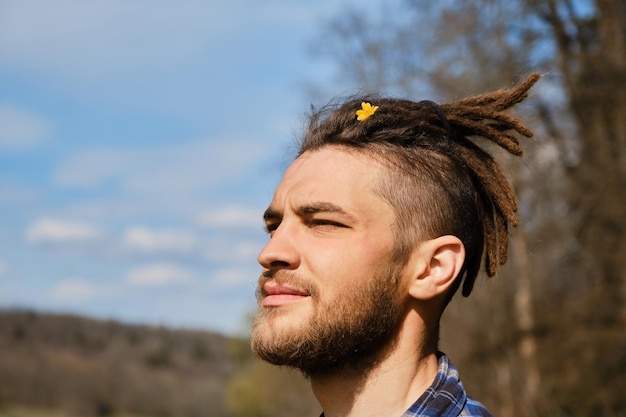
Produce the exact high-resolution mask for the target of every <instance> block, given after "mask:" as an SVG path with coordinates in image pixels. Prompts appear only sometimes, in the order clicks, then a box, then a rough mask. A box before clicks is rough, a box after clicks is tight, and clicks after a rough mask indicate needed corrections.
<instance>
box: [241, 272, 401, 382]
mask: <svg viewBox="0 0 626 417" xmlns="http://www.w3.org/2000/svg"><path fill="white" fill-rule="evenodd" d="M400 269H401V268H397V267H396V268H387V269H386V270H385V271H380V272H378V273H377V274H374V275H373V276H370V277H366V278H367V281H366V282H363V283H362V284H361V285H359V286H357V287H356V288H350V290H349V291H346V293H344V294H338V295H337V296H336V297H335V298H334V299H333V300H327V301H321V300H320V299H319V297H318V293H319V292H318V290H317V288H316V287H315V285H313V284H312V283H311V282H308V281H307V280H305V279H304V278H302V277H300V276H298V275H295V274H293V273H289V272H285V271H279V272H278V273H268V274H264V275H263V276H261V278H260V279H259V289H258V290H257V299H258V301H259V313H258V314H257V317H256V319H255V321H254V324H253V326H252V350H253V352H254V353H256V355H257V356H259V357H260V358H261V359H263V360H265V361H267V362H270V363H272V364H275V365H285V366H290V367H294V368H297V369H300V371H302V372H303V373H304V374H305V375H306V376H307V377H311V376H317V375H327V374H332V373H334V372H337V371H339V370H346V368H349V369H352V370H354V371H356V372H362V373H363V372H367V371H368V370H371V369H373V368H374V367H375V366H376V365H377V363H378V361H380V360H381V359H382V356H383V352H384V351H385V348H387V347H389V346H390V345H391V344H392V343H393V341H394V339H395V337H394V336H395V335H396V334H397V332H398V329H399V326H400V321H401V316H402V313H403V308H402V305H401V303H400V300H399V295H398V288H397V282H398V279H399V275H400ZM270 279H272V280H275V281H276V282H277V283H279V284H291V285H295V286H298V287H299V288H306V289H307V291H308V292H309V294H311V301H312V303H313V313H312V314H311V316H310V317H309V318H308V320H305V321H303V322H302V323H299V326H294V327H292V328H289V329H276V327H275V326H273V324H274V323H273V321H275V320H276V319H277V318H278V316H280V315H281V314H283V313H285V312H284V311H281V310H280V308H276V307H263V306H262V305H261V302H262V298H263V295H264V294H263V284H264V283H265V282H266V281H268V280H270ZM287 314H288V313H287ZM283 319H284V318H283Z"/></svg>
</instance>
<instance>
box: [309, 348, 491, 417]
mask: <svg viewBox="0 0 626 417" xmlns="http://www.w3.org/2000/svg"><path fill="white" fill-rule="evenodd" d="M438 361H439V369H438V370H437V376H436V377H435V381H434V382H433V383H432V385H431V386H430V387H428V389H427V390H426V391H425V392H424V393H423V394H422V395H421V396H420V397H419V398H418V399H417V401H415V403H413V405H412V406H411V407H409V409H408V410H407V411H406V412H405V413H404V414H403V415H402V417H493V416H492V415H491V413H490V412H489V411H488V410H487V409H486V408H485V406H483V405H482V404H481V403H479V402H478V401H476V400H474V399H472V398H470V397H468V396H467V394H466V393H465V389H463V384H462V383H461V380H460V379H459V372H458V371H457V370H456V368H455V367H454V365H452V363H451V362H450V360H449V359H448V357H447V356H446V355H444V354H443V353H439V357H438ZM320 417H324V413H322V415H321V416H320Z"/></svg>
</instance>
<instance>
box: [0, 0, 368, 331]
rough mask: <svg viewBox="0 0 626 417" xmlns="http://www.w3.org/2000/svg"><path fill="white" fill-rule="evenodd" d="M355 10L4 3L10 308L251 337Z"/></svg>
mask: <svg viewBox="0 0 626 417" xmlns="http://www.w3.org/2000/svg"><path fill="white" fill-rule="evenodd" d="M348 3H349V2H348V1H343V2H342V1H334V0H311V1H288V0H269V1H263V2H259V1H253V0H229V1H220V2H217V1H193V0H185V1H176V2H174V1H160V0H126V1H122V0H106V1H104V0H94V1H86V0H85V1H78V0H57V1H54V2H50V1H44V0H42V1H21V0H14V1H12V0H0V215H1V220H0V307H3V308H10V307H21V308H34V309H38V310H42V311H62V312H72V313H79V314H86V315H90V316H95V317H101V318H113V319H118V320H124V321H129V322H141V323H151V324H165V325H171V326H183V327H195V328H206V329H214V330H218V331H222V332H227V333H234V332H241V331H245V330H246V314H248V313H250V312H251V311H253V310H254V308H255V302H254V289H255V283H256V278H257V276H258V274H259V270H260V269H259V267H258V265H257V263H256V255H257V253H258V251H259V250H260V249H261V247H262V246H263V244H264V242H265V240H266V236H265V234H264V232H263V228H262V222H261V213H262V211H263V210H264V209H265V207H266V206H267V204H268V202H269V200H270V198H271V195H272V192H273V189H274V187H275V185H276V184H277V183H278V181H279V179H280V175H281V173H282V171H283V169H284V168H285V166H286V165H287V164H288V162H289V160H290V159H291V157H292V150H290V149H291V148H292V144H293V139H294V136H295V135H297V133H298V132H299V131H300V130H301V127H302V125H303V120H304V115H305V113H306V112H307V111H308V109H309V105H310V104H311V103H312V102H313V101H314V100H313V98H312V97H309V96H307V88H306V86H307V84H308V83H318V84H325V83H326V84H328V83H331V79H332V78H333V71H334V70H333V66H332V63H330V62H327V61H324V60H323V59H321V58H315V57H313V56H312V55H311V54H310V53H309V50H310V47H311V45H312V42H314V41H315V40H316V39H319V34H320V30H321V27H322V26H321V25H322V24H323V22H325V21H326V20H327V19H328V18H330V17H332V16H335V15H336V14H337V13H338V12H339V11H341V10H342V9H343V8H344V7H345V6H346V4H348ZM351 3H352V4H358V3H357V2H356V1H352V0H351ZM345 92H346V91H345V90H342V91H336V93H337V94H343V93H345ZM316 104H322V103H321V102H318V103H316Z"/></svg>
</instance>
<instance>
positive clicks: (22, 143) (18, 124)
mask: <svg viewBox="0 0 626 417" xmlns="http://www.w3.org/2000/svg"><path fill="white" fill-rule="evenodd" d="M51 132H52V126H51V124H50V122H49V121H47V120H46V119H44V118H43V117H41V116H39V115H37V114H35V113H33V112H31V111H28V110H25V109H21V108H19V107H16V106H13V105H9V104H6V103H0V150H3V149H4V150H7V149H8V150H20V149H27V148H30V147H33V146H36V145H38V144H40V143H42V142H44V141H45V140H46V139H48V137H49V136H50V134H51Z"/></svg>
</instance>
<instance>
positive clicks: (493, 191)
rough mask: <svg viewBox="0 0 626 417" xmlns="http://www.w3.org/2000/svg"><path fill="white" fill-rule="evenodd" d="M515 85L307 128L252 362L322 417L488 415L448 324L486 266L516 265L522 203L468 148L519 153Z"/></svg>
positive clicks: (347, 108) (330, 118)
mask: <svg viewBox="0 0 626 417" xmlns="http://www.w3.org/2000/svg"><path fill="white" fill-rule="evenodd" d="M538 78H539V76H538V75H537V74H533V75H531V76H530V77H528V78H527V80H526V81H525V82H524V83H522V84H521V85H520V86H518V87H516V88H514V89H511V90H500V91H496V92H494V93H490V94H485V95H481V96H477V97H470V98H467V99H464V100H459V101H456V102H453V103H450V104H444V105H441V106H439V105H437V104H435V103H433V102H430V101H422V102H418V103H416V102H411V101H406V100H398V99H388V98H364V99H358V100H351V101H348V102H346V103H344V104H342V105H340V106H335V107H334V108H331V109H326V110H324V111H322V112H319V113H317V114H316V115H313V116H312V118H311V122H310V125H309V128H308V130H307V132H306V134H305V136H304V139H303V142H302V145H301V148H300V152H299V156H298V157H297V159H296V160H295V161H294V162H293V163H292V164H291V166H290V167H289V168H288V169H287V171H286V172H285V175H284V177H283V179H282V181H281V183H280V184H279V186H278V188H277V189H276V192H275V194H274V197H273V199H272V202H271V204H270V206H269V208H268V209H267V210H266V212H265V215H264V220H265V224H266V227H267V231H268V233H269V235H270V240H269V242H268V243H267V245H266V246H265V248H264V249H263V250H262V251H261V253H260V254H259V257H258V260H259V263H260V264H261V265H262V267H263V273H262V275H261V277H260V278H259V286H258V294H257V296H258V301H259V313H258V315H257V317H256V320H255V323H254V326H253V329H252V348H253V350H254V352H255V353H256V354H257V355H258V356H260V357H261V358H262V359H264V360H267V361H269V362H271V363H273V364H277V365H287V366H291V367H295V368H298V369H300V370H301V371H302V372H303V373H304V374H305V375H306V376H307V377H308V378H310V382H311V387H312V389H313V392H314V394H315V396H316V398H317V399H318V401H319V402H320V404H321V406H322V408H323V410H324V414H323V416H325V417H339V416H341V417H348V416H359V417H368V416H371V417H374V416H377V417H381V416H398V417H400V416H405V417H409V416H490V415H491V414H490V413H489V412H488V411H487V410H486V409H485V408H484V407H483V406H482V404H480V403H479V402H477V401H475V400H473V399H471V398H470V397H468V396H467V395H466V393H465V391H464V389H463V386H462V384H461V382H460V380H459V377H458V373H457V371H456V369H455V368H454V366H453V365H452V364H451V362H450V361H449V360H448V358H447V357H446V356H445V355H444V354H443V353H441V352H439V351H438V347H437V342H438V335H439V320H440V317H441V315H442V313H443V310H444V309H445V307H446V305H447V304H448V302H449V301H450V299H451V298H452V296H453V295H454V293H455V292H456V290H457V289H458V288H459V287H462V293H463V295H465V296H468V295H469V293H470V292H471V290H472V287H473V283H474V280H475V278H476V276H477V274H478V272H479V270H480V265H481V259H482V258H483V252H485V255H484V259H485V262H484V265H485V270H486V272H487V274H488V275H490V276H492V275H493V274H494V273H495V270H496V267H497V265H498V264H501V263H504V262H505V260H506V250H507V243H508V242H507V240H508V237H507V227H508V225H509V224H511V225H516V224H517V217H516V214H515V212H516V202H515V197H514V195H513V193H512V191H511V188H510V186H509V184H508V182H507V180H506V179H505V177H504V175H503V174H502V172H501V170H500V168H499V167H498V165H497V164H496V163H495V162H494V160H493V159H492V158H491V157H490V156H489V154H488V153H486V152H485V151H484V150H482V149H481V148H480V147H479V146H478V145H476V144H475V143H474V141H473V140H470V139H468V138H469V137H472V138H473V139H474V140H476V139H477V138H482V139H483V140H487V141H491V142H493V143H495V144H497V145H499V146H501V147H503V148H504V149H506V150H508V151H509V152H511V153H513V154H515V155H520V154H521V148H520V147H519V145H518V142H517V140H516V139H515V137H514V136H511V134H510V133H511V132H513V131H515V132H517V133H519V134H522V135H524V136H528V137H529V136H531V135H532V133H531V132H530V131H529V130H528V129H527V128H526V127H525V126H524V125H523V124H522V123H520V121H518V120H517V119H515V118H514V117H512V116H511V115H507V114H505V113H503V111H504V110H506V109H508V108H510V107H511V106H513V105H514V104H516V103H518V102H520V101H522V100H523V99H524V98H525V97H526V96H527V94H528V90H529V89H530V87H531V86H532V85H533V84H534V83H535V82H536V81H537V79H538Z"/></svg>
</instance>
